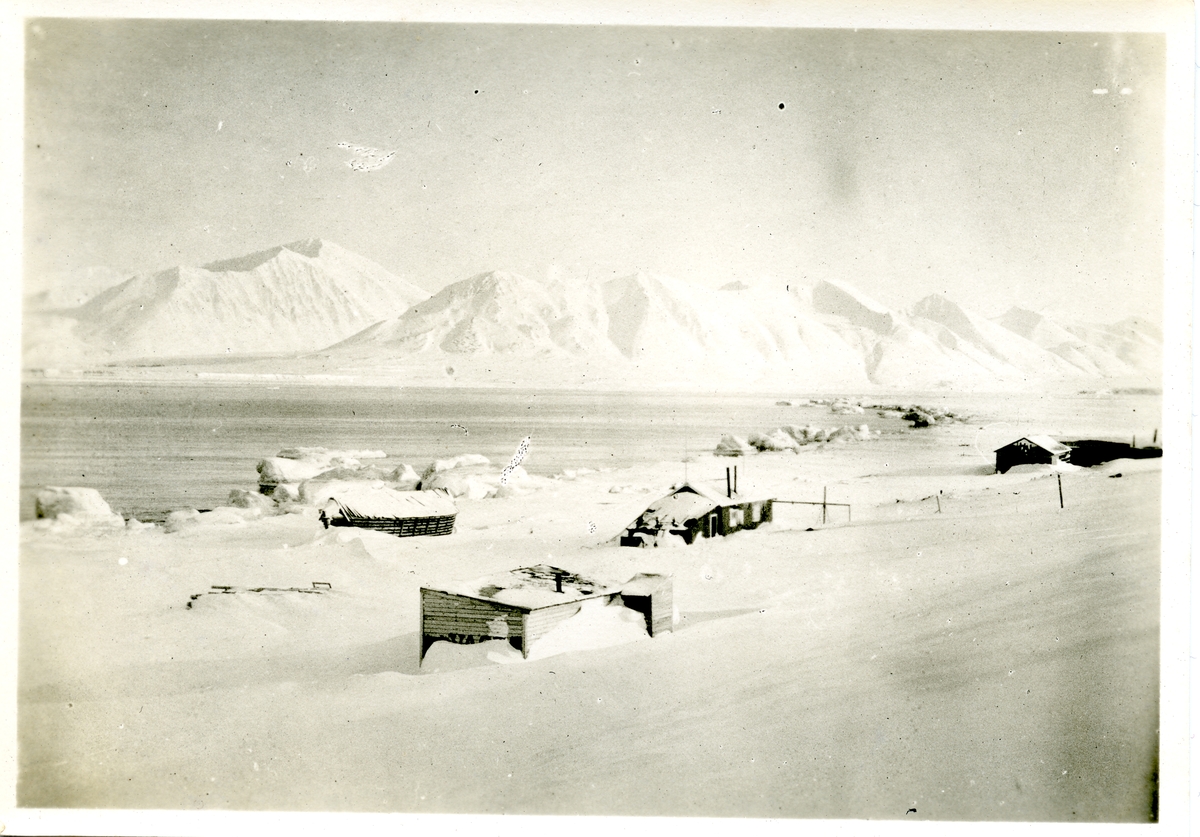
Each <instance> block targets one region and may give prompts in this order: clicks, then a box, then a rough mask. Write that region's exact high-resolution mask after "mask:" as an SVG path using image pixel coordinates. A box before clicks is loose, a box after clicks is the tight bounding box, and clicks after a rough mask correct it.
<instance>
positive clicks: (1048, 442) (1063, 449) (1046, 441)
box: [996, 435, 1071, 454]
mask: <svg viewBox="0 0 1200 837" xmlns="http://www.w3.org/2000/svg"><path fill="white" fill-rule="evenodd" d="M1021 441H1026V442H1030V443H1032V444H1034V445H1037V446H1038V447H1039V448H1041V449H1042V450H1045V451H1049V452H1050V453H1055V454H1062V453H1070V452H1071V449H1070V448H1069V447H1067V446H1066V445H1064V444H1063V443H1062V442H1059V441H1057V440H1055V439H1051V438H1050V437H1049V436H1041V435H1038V436H1022V437H1021V438H1020V439H1017V441H1016V442H1009V443H1008V444H1007V445H1004V447H1000V448H996V450H1004V448H1007V447H1010V446H1012V445H1015V444H1017V442H1021Z"/></svg>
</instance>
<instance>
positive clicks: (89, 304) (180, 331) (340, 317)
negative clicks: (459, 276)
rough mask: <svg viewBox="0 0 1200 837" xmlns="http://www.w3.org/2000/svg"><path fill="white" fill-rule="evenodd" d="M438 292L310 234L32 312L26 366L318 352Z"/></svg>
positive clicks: (142, 276) (145, 276)
mask: <svg viewBox="0 0 1200 837" xmlns="http://www.w3.org/2000/svg"><path fill="white" fill-rule="evenodd" d="M428 296H429V294H428V293H427V292H426V291H424V290H422V289H421V288H418V287H417V286H415V285H412V284H410V283H408V282H405V281H404V280H402V279H399V278H398V277H396V276H394V275H392V274H391V273H389V272H387V271H386V270H384V269H383V268H382V267H380V266H379V265H377V264H375V263H374V262H372V261H370V260H369V259H365V258H363V257H362V256H359V255H356V254H354V253H351V252H350V251H348V250H345V249H343V248H341V247H339V246H337V245H336V244H332V243H330V242H325V241H321V240H319V239H308V240H304V241H297V242H293V243H291V244H286V245H283V246H281V247H273V248H271V249H269V250H263V251H260V252H257V253H252V254H249V255H246V256H241V257H239V258H234V259H229V260H225V261H219V262H213V263H211V264H207V265H204V266H203V267H173V268H170V269H168V270H163V271H160V272H158V273H150V274H140V275H137V276H134V277H132V278H130V279H128V280H126V281H124V282H122V283H120V284H118V285H116V286H115V287H111V288H109V289H108V290H107V291H104V292H103V293H100V294H98V295H96V296H94V297H92V298H91V299H88V300H87V301H86V302H85V303H83V304H82V305H80V306H78V307H77V308H73V309H69V310H59V311H56V312H55V313H54V316H53V317H47V316H45V315H42V314H38V313H37V312H33V313H31V314H30V315H29V316H27V318H26V331H27V333H26V340H25V358H24V361H25V365H26V366H27V367H29V366H57V365H61V364H63V363H67V362H70V361H72V360H74V361H76V362H78V361H79V360H80V359H82V360H85V361H90V362H92V363H95V362H103V361H112V360H127V359H135V358H146V359H162V358H173V357H196V356H211V355H230V354H263V353H270V354H288V353H294V352H304V351H312V350H313V349H316V348H319V347H320V346H324V345H329V344H330V343H334V342H337V341H339V340H342V339H344V338H345V337H348V336H350V335H352V334H355V333H356V332H358V331H361V330H362V329H363V328H365V327H366V326H368V325H370V324H371V323H373V322H376V321H378V320H381V319H386V318H389V317H392V316H395V315H397V314H400V313H402V312H403V311H405V310H407V309H408V307H409V306H410V305H412V303H414V302H417V301H420V300H422V299H425V298H427V297H428Z"/></svg>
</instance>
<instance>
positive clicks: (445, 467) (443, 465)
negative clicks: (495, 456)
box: [421, 453, 492, 483]
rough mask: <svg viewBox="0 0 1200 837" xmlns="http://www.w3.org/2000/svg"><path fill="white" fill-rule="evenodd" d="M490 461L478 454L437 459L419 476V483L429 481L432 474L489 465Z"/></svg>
mask: <svg viewBox="0 0 1200 837" xmlns="http://www.w3.org/2000/svg"><path fill="white" fill-rule="evenodd" d="M491 464H492V461H491V460H490V459H488V458H487V457H486V456H483V455H482V454H478V453H464V454H462V455H460V456H456V457H454V458H453V459H438V460H436V461H434V462H433V463H432V464H431V465H430V466H429V467H428V468H426V469H425V471H424V472H423V473H422V474H421V481H422V483H424V481H425V480H427V479H429V478H430V477H431V476H433V475H434V474H439V473H441V472H442V471H452V470H454V469H455V468H468V467H471V466H473V465H491Z"/></svg>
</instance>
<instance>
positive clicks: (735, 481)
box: [733, 465, 737, 494]
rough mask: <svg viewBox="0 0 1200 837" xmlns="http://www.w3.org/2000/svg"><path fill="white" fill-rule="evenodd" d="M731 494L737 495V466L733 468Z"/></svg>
mask: <svg viewBox="0 0 1200 837" xmlns="http://www.w3.org/2000/svg"><path fill="white" fill-rule="evenodd" d="M733 493H734V494H737V466H736V465H734V466H733Z"/></svg>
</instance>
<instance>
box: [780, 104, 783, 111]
mask: <svg viewBox="0 0 1200 837" xmlns="http://www.w3.org/2000/svg"><path fill="white" fill-rule="evenodd" d="M779 109H780V110H783V102H780V103H779Z"/></svg>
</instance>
